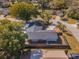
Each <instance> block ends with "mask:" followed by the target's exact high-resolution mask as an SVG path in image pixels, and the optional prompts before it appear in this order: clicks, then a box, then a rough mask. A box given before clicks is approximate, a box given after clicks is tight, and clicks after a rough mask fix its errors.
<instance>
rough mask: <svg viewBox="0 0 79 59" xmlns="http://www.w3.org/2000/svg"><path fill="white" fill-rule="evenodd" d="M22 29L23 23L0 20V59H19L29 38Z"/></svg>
mask: <svg viewBox="0 0 79 59" xmlns="http://www.w3.org/2000/svg"><path fill="white" fill-rule="evenodd" d="M22 27H23V23H22V22H12V21H9V20H7V19H5V20H0V59H19V56H20V52H21V49H22V48H24V46H25V39H26V38H27V35H26V34H24V32H23V31H22ZM8 57H9V58H8Z"/></svg>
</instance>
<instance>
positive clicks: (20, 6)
mask: <svg viewBox="0 0 79 59" xmlns="http://www.w3.org/2000/svg"><path fill="white" fill-rule="evenodd" d="M9 10H10V14H11V15H12V16H15V17H17V18H20V19H22V20H25V21H28V20H30V19H31V16H37V15H38V14H39V12H38V11H37V9H36V7H35V6H34V5H33V4H31V3H24V2H20V3H16V4H13V5H12V6H11V7H10V8H9Z"/></svg>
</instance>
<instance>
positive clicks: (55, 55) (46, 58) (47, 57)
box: [41, 50, 68, 59]
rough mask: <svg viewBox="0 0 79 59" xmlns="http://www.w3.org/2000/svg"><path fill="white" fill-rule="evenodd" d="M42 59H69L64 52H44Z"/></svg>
mask: <svg viewBox="0 0 79 59" xmlns="http://www.w3.org/2000/svg"><path fill="white" fill-rule="evenodd" d="M41 59H68V57H67V55H66V54H65V52H64V51H63V50H45V51H44V50H43V56H42V58H41Z"/></svg>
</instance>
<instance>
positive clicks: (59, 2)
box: [51, 0, 66, 9]
mask: <svg viewBox="0 0 79 59" xmlns="http://www.w3.org/2000/svg"><path fill="white" fill-rule="evenodd" d="M51 3H52V5H53V8H55V9H63V8H66V4H65V0H52V1H51Z"/></svg>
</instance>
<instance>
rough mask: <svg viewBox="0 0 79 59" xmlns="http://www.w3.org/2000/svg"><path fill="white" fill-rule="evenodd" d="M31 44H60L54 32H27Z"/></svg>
mask: <svg viewBox="0 0 79 59" xmlns="http://www.w3.org/2000/svg"><path fill="white" fill-rule="evenodd" d="M27 35H28V40H30V41H31V43H42V44H56V43H57V44H59V43H60V42H59V40H60V39H59V37H58V34H57V32H55V31H54V30H39V31H27Z"/></svg>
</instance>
